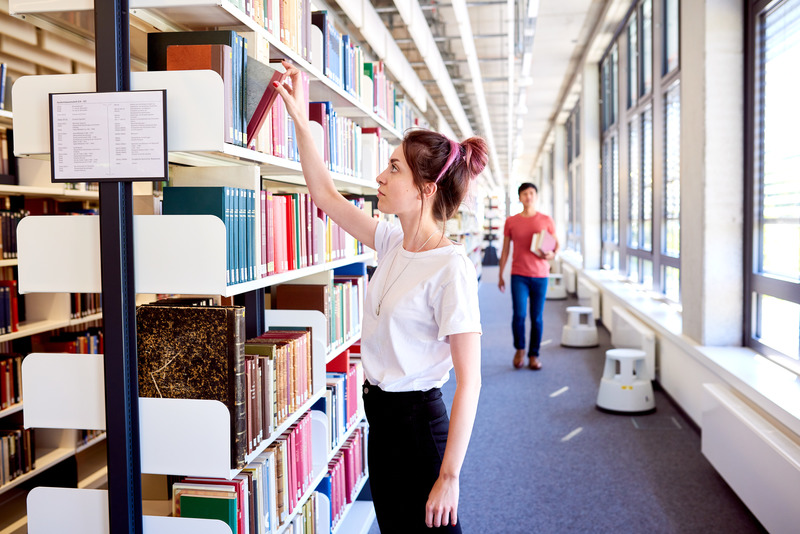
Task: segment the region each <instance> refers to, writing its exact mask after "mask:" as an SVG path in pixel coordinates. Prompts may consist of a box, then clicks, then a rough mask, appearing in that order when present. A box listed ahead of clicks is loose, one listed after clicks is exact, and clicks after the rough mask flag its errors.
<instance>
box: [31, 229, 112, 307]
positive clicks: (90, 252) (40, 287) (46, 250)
mask: <svg viewBox="0 0 800 534" xmlns="http://www.w3.org/2000/svg"><path fill="white" fill-rule="evenodd" d="M17 247H18V249H17V256H18V265H19V291H20V293H58V292H65V293H100V291H101V284H100V223H99V217H97V216H92V215H86V216H30V217H24V218H23V219H22V220H21V221H20V222H19V225H18V227H17Z"/></svg>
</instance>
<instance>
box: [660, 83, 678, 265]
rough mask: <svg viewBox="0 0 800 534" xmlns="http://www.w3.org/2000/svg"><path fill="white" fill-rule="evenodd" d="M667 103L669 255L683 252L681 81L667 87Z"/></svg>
mask: <svg viewBox="0 0 800 534" xmlns="http://www.w3.org/2000/svg"><path fill="white" fill-rule="evenodd" d="M664 100H665V104H664V116H665V120H664V130H665V132H664V133H665V135H664V231H663V233H662V235H663V236H664V237H663V242H664V249H663V252H664V254H666V255H667V256H672V257H673V258H677V257H679V256H680V253H681V219H680V217H681V91H680V84H679V83H675V84H673V85H672V86H671V87H670V88H669V89H668V90H667V94H666V97H665V99H664Z"/></svg>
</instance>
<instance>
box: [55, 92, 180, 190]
mask: <svg viewBox="0 0 800 534" xmlns="http://www.w3.org/2000/svg"><path fill="white" fill-rule="evenodd" d="M166 116H167V92H166V91H165V90H155V91H121V92H115V93H60V94H55V93H51V94H50V154H51V163H50V165H51V171H52V181H53V182H87V181H88V182H102V181H130V180H155V181H160V180H166V179H167V175H168V171H167V164H168V162H167V121H166Z"/></svg>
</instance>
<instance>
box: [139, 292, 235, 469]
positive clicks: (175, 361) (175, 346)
mask: <svg viewBox="0 0 800 534" xmlns="http://www.w3.org/2000/svg"><path fill="white" fill-rule="evenodd" d="M136 333H137V343H136V347H137V353H138V377H139V396H141V397H157V398H171V399H208V400H218V401H220V402H222V403H223V404H225V406H227V408H228V410H229V411H230V415H231V428H230V433H231V448H232V450H231V466H232V468H234V469H241V468H242V467H244V463H245V451H246V446H247V443H246V439H247V436H246V429H247V425H246V414H245V382H244V380H245V376H244V365H245V357H244V335H245V330H244V307H242V306H179V305H177V306H162V305H159V304H158V303H152V304H148V305H144V306H139V307H138V308H137V309H136Z"/></svg>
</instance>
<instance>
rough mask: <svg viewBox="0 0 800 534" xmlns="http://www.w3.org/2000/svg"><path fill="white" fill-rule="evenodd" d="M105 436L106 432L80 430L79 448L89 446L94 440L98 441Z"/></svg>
mask: <svg viewBox="0 0 800 534" xmlns="http://www.w3.org/2000/svg"><path fill="white" fill-rule="evenodd" d="M103 434H105V430H85V429H84V430H78V442H77V446H78V447H81V446H83V445H87V444H88V443H89V442H90V441H92V440H93V439H97V438H99V437H100V436H102V435H103Z"/></svg>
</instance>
